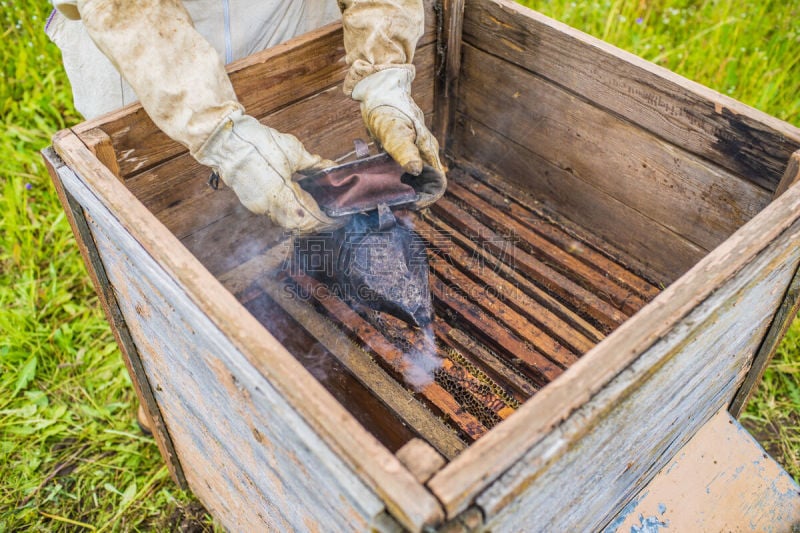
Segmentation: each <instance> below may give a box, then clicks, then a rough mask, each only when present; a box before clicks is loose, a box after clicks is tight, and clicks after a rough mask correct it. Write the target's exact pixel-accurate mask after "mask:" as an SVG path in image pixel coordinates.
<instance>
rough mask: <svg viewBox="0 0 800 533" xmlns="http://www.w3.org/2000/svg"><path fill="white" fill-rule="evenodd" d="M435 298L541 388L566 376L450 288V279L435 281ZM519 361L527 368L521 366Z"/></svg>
mask: <svg viewBox="0 0 800 533" xmlns="http://www.w3.org/2000/svg"><path fill="white" fill-rule="evenodd" d="M431 294H432V296H433V297H434V298H435V299H436V302H437V305H442V306H445V307H446V309H448V310H449V311H450V312H452V313H454V314H455V315H457V316H458V318H459V319H461V320H463V321H464V322H465V324H467V325H468V326H469V327H470V329H471V330H472V331H475V332H478V333H479V334H480V335H481V336H482V337H484V339H483V340H485V341H486V342H487V343H488V344H489V345H491V346H493V347H494V348H495V349H497V350H498V352H499V353H500V354H501V357H503V358H504V359H505V360H506V363H507V364H511V365H514V366H516V368H519V369H520V370H521V371H522V372H524V373H525V375H526V376H528V377H529V378H530V379H532V380H533V381H534V382H535V383H536V384H537V385H540V386H543V385H545V384H547V383H549V382H550V381H552V380H554V379H555V378H557V377H558V376H559V375H561V374H562V373H563V369H562V368H561V367H559V366H558V365H557V364H556V363H554V362H553V361H551V360H549V359H548V358H547V357H545V356H544V355H542V354H541V353H540V352H539V351H538V350H536V349H535V348H534V347H532V346H529V345H528V344H527V343H525V342H523V341H522V340H521V339H520V338H519V337H517V336H516V335H514V334H513V333H511V332H510V331H507V330H506V329H504V328H503V326H502V325H501V324H500V323H498V322H497V320H495V319H493V318H492V317H491V316H489V315H488V314H487V313H485V312H484V311H482V310H481V309H480V308H479V307H478V306H477V305H475V304H473V303H471V302H469V301H468V300H467V299H466V298H465V297H464V296H463V295H461V294H459V292H458V288H457V287H453V286H450V285H449V281H448V280H447V279H442V278H441V277H439V276H436V277H433V278H432V280H431ZM517 360H518V361H520V362H522V363H524V364H519V363H518V362H517Z"/></svg>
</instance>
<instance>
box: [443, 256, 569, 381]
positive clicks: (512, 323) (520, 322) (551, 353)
mask: <svg viewBox="0 0 800 533" xmlns="http://www.w3.org/2000/svg"><path fill="white" fill-rule="evenodd" d="M429 264H430V267H431V269H432V271H433V272H434V273H435V274H436V275H438V276H439V277H440V278H441V279H444V280H447V282H448V283H450V284H452V285H451V286H452V287H458V288H459V289H460V290H461V291H463V292H464V294H465V295H467V296H468V297H469V299H470V300H472V301H473V302H475V303H476V304H477V305H478V306H479V307H480V308H481V309H483V311H484V312H486V313H487V314H488V316H491V317H494V318H495V319H497V320H498V321H502V324H503V325H504V326H505V327H507V328H508V329H509V330H511V331H512V332H513V333H514V334H515V335H517V336H518V337H519V338H520V339H521V340H522V341H523V342H525V343H529V344H530V345H531V346H532V347H533V348H534V349H535V350H536V351H538V352H539V353H541V354H542V355H544V356H545V357H547V358H548V359H550V360H551V361H553V362H554V363H556V364H557V365H559V366H561V367H562V368H567V367H569V366H570V365H571V364H572V363H574V362H575V361H577V360H578V357H577V356H576V355H575V354H574V353H572V352H570V350H569V349H568V348H566V347H565V346H563V345H562V344H561V343H559V342H558V340H556V339H554V338H553V337H551V336H550V335H548V334H547V333H546V332H544V331H542V330H541V329H539V328H538V327H536V325H535V324H533V323H531V322H530V321H529V320H528V318H527V317H525V316H522V315H521V314H520V313H518V312H516V311H514V309H512V308H511V307H508V306H506V305H505V302H504V301H503V300H501V299H500V298H498V297H496V296H494V295H493V294H492V293H491V292H490V291H488V290H486V287H485V286H483V287H481V286H478V285H475V284H474V283H472V282H471V281H470V279H469V278H468V277H467V276H466V274H463V273H462V272H461V271H459V270H458V269H457V268H455V267H454V266H452V265H451V264H449V263H448V262H447V260H445V259H443V258H441V257H438V256H436V255H431V256H430V258H429ZM475 293H477V294H475ZM487 326H488V324H487ZM490 335H491V334H490Z"/></svg>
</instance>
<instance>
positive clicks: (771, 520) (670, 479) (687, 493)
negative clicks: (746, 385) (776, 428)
mask: <svg viewBox="0 0 800 533" xmlns="http://www.w3.org/2000/svg"><path fill="white" fill-rule="evenodd" d="M798 524H800V486H798V485H797V482H795V481H794V480H793V479H792V477H791V476H790V475H789V474H788V473H787V472H786V471H785V470H784V469H783V468H781V466H780V465H779V464H778V463H776V462H775V460H774V459H773V458H772V457H769V456H768V455H767V454H766V453H765V452H764V449H763V448H762V447H761V446H760V445H759V444H758V442H756V440H755V439H754V438H753V436H752V435H750V434H749V433H748V432H747V430H746V429H744V428H743V427H742V426H741V425H740V424H739V423H738V422H737V421H736V420H734V419H733V418H731V415H730V414H729V413H728V412H727V411H726V410H724V409H723V410H721V411H719V412H718V413H717V414H715V415H714V416H713V417H712V418H711V420H709V421H708V422H707V423H706V424H705V425H703V427H701V428H700V430H699V431H698V432H697V433H696V434H695V435H694V437H692V439H691V440H690V441H689V442H688V443H687V444H686V445H685V446H684V447H683V448H681V449H680V451H679V452H678V453H677V454H676V456H675V457H674V458H673V459H671V460H670V461H669V463H668V464H667V465H666V466H664V468H662V469H661V471H660V472H659V473H658V474H657V475H656V477H655V478H653V480H652V481H651V482H650V483H649V484H648V485H647V486H646V487H645V488H644V489H643V490H642V491H641V492H640V493H639V494H637V495H636V497H635V498H634V499H633V500H631V502H630V503H629V504H628V505H626V506H625V509H624V510H623V512H621V513H620V515H619V516H617V517H616V518H615V519H614V521H613V522H612V523H611V524H609V526H608V527H607V528H606V529H605V530H604V531H605V533H614V532H618V533H628V532H630V531H638V530H640V529H643V530H647V529H648V526H649V527H650V528H655V529H660V528H661V527H663V528H665V529H669V530H673V531H742V530H745V529H746V530H747V531H789V530H791V529H792V527H793V526H796V525H798Z"/></svg>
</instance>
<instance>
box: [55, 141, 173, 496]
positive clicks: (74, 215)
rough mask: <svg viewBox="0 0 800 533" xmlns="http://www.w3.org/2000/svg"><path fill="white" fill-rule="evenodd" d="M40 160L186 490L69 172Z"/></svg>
mask: <svg viewBox="0 0 800 533" xmlns="http://www.w3.org/2000/svg"><path fill="white" fill-rule="evenodd" d="M42 157H43V159H44V162H45V166H46V167H47V171H48V172H49V174H50V177H51V178H52V180H53V185H54V186H55V189H56V193H57V194H58V198H59V200H60V201H61V205H62V206H63V207H64V212H65V213H66V215H67V220H68V221H69V224H70V227H71V228H72V233H73V234H74V235H75V240H76V241H77V244H78V248H79V250H80V253H81V257H82V258H83V262H84V264H85V265H86V269H87V271H88V273H89V278H90V279H91V280H92V285H93V286H94V289H95V292H96V293H97V296H98V299H99V300H100V305H101V306H102V307H103V311H104V313H105V316H106V320H108V322H109V324H110V325H111V331H112V332H113V334H114V340H115V341H116V342H117V346H118V347H119V349H120V353H121V355H122V360H123V362H124V363H125V368H126V369H127V370H128V375H129V376H130V377H131V383H132V384H133V389H134V391H135V392H136V397H137V399H138V400H139V403H140V405H141V406H142V408H143V409H144V411H145V414H146V416H147V418H148V420H149V421H150V422H151V424H152V429H153V438H154V439H155V441H156V445H157V446H158V450H159V452H160V453H161V457H163V458H164V462H165V463H166V464H167V469H168V470H169V473H170V476H171V477H172V479H173V481H175V483H176V484H177V485H178V486H179V487H180V488H182V489H186V488H188V485H187V483H186V476H185V475H184V473H183V468H182V467H181V463H180V458H179V457H178V456H177V454H176V453H175V446H174V445H173V442H172V437H171V436H170V434H169V431H168V430H167V427H166V425H165V423H164V418H163V416H162V415H161V409H160V408H159V406H158V403H157V402H156V399H155V397H154V396H153V390H152V387H151V386H150V382H149V381H148V379H147V375H146V374H145V372H144V368H143V366H142V361H141V357H140V356H139V353H138V351H137V350H136V345H135V344H134V342H133V339H132V337H131V334H130V331H129V330H128V326H127V324H126V322H125V319H124V317H123V316H122V312H121V311H120V309H119V305H118V304H117V300H116V296H115V295H114V291H113V289H112V287H111V284H110V282H109V280H108V276H107V275H106V272H105V268H104V267H103V263H102V262H101V260H100V255H99V253H98V251H97V246H96V244H95V242H94V239H93V238H92V234H91V231H90V230H89V226H88V223H87V222H86V216H85V215H84V212H83V209H82V208H81V206H80V204H79V203H78V202H77V200H75V198H74V197H73V196H72V195H71V194H70V193H69V192H68V191H66V190H65V189H64V185H63V184H62V182H61V177H60V173H61V172H66V171H67V170H68V169H67V167H66V166H65V165H64V162H63V161H62V160H61V158H59V157H58V155H57V154H56V153H55V151H54V150H53V149H52V148H47V149H45V150H43V151H42Z"/></svg>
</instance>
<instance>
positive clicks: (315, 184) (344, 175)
mask: <svg viewBox="0 0 800 533" xmlns="http://www.w3.org/2000/svg"><path fill="white" fill-rule="evenodd" d="M299 183H300V186H301V187H303V189H304V190H305V191H306V192H308V193H309V194H311V196H313V197H314V199H315V200H316V201H317V203H318V204H319V206H320V207H321V208H322V210H323V211H324V212H325V213H326V214H327V215H328V216H334V217H335V216H343V215H348V214H351V213H360V212H363V211H369V210H372V209H375V208H376V207H377V206H378V205H380V204H384V205H388V206H394V205H400V204H408V203H411V202H414V201H415V200H416V199H417V193H416V191H415V190H414V188H413V187H412V186H411V185H409V184H408V183H404V182H403V169H402V168H401V167H400V165H398V164H397V163H395V162H394V160H393V159H391V158H390V157H388V155H387V154H381V155H377V156H373V157H369V158H366V159H361V160H358V161H354V162H352V163H348V164H345V165H341V166H338V167H334V168H332V169H327V170H323V171H322V172H318V173H316V174H314V175H312V176H309V177H307V178H304V179H302V180H300V182H299Z"/></svg>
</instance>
